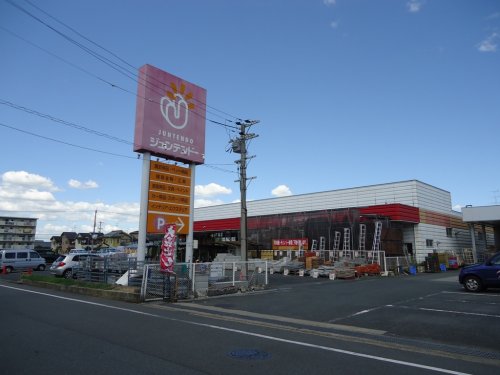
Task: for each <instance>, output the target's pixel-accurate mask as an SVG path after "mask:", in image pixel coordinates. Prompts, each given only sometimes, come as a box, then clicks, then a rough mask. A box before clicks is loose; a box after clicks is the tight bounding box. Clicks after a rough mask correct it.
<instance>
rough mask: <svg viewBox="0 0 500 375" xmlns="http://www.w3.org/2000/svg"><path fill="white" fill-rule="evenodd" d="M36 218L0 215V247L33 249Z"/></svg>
mask: <svg viewBox="0 0 500 375" xmlns="http://www.w3.org/2000/svg"><path fill="white" fill-rule="evenodd" d="M37 220H38V219H36V218H32V217H12V216H0V249H34V248H35V234H36V223H37Z"/></svg>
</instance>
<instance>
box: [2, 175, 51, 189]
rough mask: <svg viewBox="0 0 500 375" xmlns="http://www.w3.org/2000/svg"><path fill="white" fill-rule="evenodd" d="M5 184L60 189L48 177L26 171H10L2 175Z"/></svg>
mask: <svg viewBox="0 0 500 375" xmlns="http://www.w3.org/2000/svg"><path fill="white" fill-rule="evenodd" d="M2 183H3V184H4V185H14V186H19V187H35V188H40V189H46V190H49V191H59V188H58V187H57V186H55V185H54V183H53V182H52V181H51V180H50V179H49V178H46V177H43V176H40V175H38V174H33V173H28V172H26V171H9V172H5V173H4V174H3V175H2Z"/></svg>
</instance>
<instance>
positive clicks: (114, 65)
mask: <svg viewBox="0 0 500 375" xmlns="http://www.w3.org/2000/svg"><path fill="white" fill-rule="evenodd" d="M5 1H6V2H7V3H9V4H10V5H12V6H13V7H15V8H17V9H18V10H20V11H21V12H23V13H25V14H26V15H28V16H29V17H31V18H33V19H35V20H36V21H38V22H40V23H41V24H43V25H44V26H46V27H48V28H49V29H50V30H52V31H53V32H55V33H57V34H58V35H60V36H61V37H62V38H64V39H66V40H67V41H69V42H70V43H72V44H74V45H76V46H77V47H79V48H81V49H82V50H84V51H85V52H87V53H88V54H90V55H91V56H93V57H95V58H96V59H98V60H99V61H101V62H103V63H104V64H106V65H108V66H109V67H110V68H112V69H114V70H116V71H117V72H119V73H121V74H123V75H124V76H126V77H127V78H129V79H131V80H133V81H135V82H136V83H138V84H141V85H143V86H145V87H148V86H147V85H145V84H143V83H141V82H140V80H137V79H136V78H135V77H133V76H135V75H136V71H137V70H138V68H137V67H134V66H133V65H131V64H130V63H128V62H127V61H125V60H123V59H122V58H120V57H119V56H118V55H116V54H115V53H113V52H111V51H109V50H108V49H106V48H104V47H103V46H101V45H99V44H98V43H95V42H93V41H92V40H91V39H89V38H87V37H86V36H84V35H83V34H81V33H80V32H78V31H76V30H75V29H73V28H72V27H70V26H68V25H67V24H65V23H63V22H62V21H59V20H58V19H57V18H55V17H54V16H52V15H50V14H49V13H47V12H46V11H44V10H42V9H41V8H39V7H37V6H35V5H34V4H32V3H31V2H29V1H27V0H26V2H27V3H28V4H30V5H32V6H33V7H35V8H36V9H38V10H39V11H41V12H42V13H44V14H45V15H47V16H48V17H50V18H52V19H54V20H55V21H56V22H58V23H60V24H62V25H63V26H65V27H67V28H68V29H70V30H71V31H73V32H74V33H76V34H77V35H79V36H80V37H81V38H84V39H85V40H87V41H88V42H90V43H92V44H94V45H95V46H97V47H99V48H101V49H103V50H104V51H106V52H107V53H109V54H111V55H112V56H114V57H115V58H118V59H119V60H120V61H122V62H124V63H125V64H126V65H128V66H130V67H131V68H133V69H134V70H135V71H131V70H130V69H128V68H126V67H123V66H120V65H119V64H118V63H116V62H114V61H112V60H110V59H108V58H107V57H105V56H103V55H101V54H99V53H97V52H95V51H93V50H91V49H90V48H88V47H86V46H85V45H83V44H82V43H80V42H78V41H76V40H75V39H73V38H71V37H70V36H68V35H67V34H65V33H63V32H62V31H59V30H58V29H56V28H55V27H53V26H51V25H49V24H48V23H47V22H45V21H43V20H42V19H40V18H39V17H37V16H35V15H34V14H32V13H31V12H29V11H28V10H27V9H25V8H23V7H22V6H20V5H18V4H15V3H13V2H12V1H11V0H5ZM151 78H153V80H155V81H157V82H159V83H161V84H162V85H166V83H165V82H161V81H159V80H157V79H156V78H155V77H151ZM149 83H151V82H149ZM155 87H156V88H158V89H163V88H162V87H158V86H155ZM149 88H151V87H149ZM157 93H158V94H160V93H159V92H157ZM192 99H193V100H195V101H197V102H199V103H201V104H203V105H205V106H206V107H208V108H211V109H214V110H216V111H218V112H220V113H224V114H226V115H228V116H230V117H233V118H235V119H238V120H241V119H239V118H238V117H236V116H233V115H230V114H228V113H226V112H224V111H222V110H218V109H216V108H214V107H211V106H209V105H208V104H207V103H204V102H202V101H200V100H198V99H197V98H192ZM207 112H208V113H211V114H212V115H214V116H217V117H221V118H224V117H223V116H220V115H218V114H215V113H212V112H210V111H208V110H207ZM226 121H229V122H233V121H232V120H228V119H226Z"/></svg>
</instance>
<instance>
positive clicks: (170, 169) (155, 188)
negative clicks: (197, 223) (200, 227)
mask: <svg viewBox="0 0 500 375" xmlns="http://www.w3.org/2000/svg"><path fill="white" fill-rule="evenodd" d="M190 203H191V170H190V169H189V168H184V167H179V166H176V165H171V164H166V163H161V162H156V161H151V163H150V172H149V192H148V223H147V231H148V233H163V232H164V230H165V225H166V224H176V225H177V228H176V229H177V233H178V234H188V230H189V214H190V211H191V210H190V207H191V204H190Z"/></svg>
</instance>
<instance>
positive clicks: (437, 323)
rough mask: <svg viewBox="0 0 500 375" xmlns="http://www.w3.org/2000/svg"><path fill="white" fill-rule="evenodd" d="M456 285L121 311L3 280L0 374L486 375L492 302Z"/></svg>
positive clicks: (491, 361) (299, 287) (289, 284)
mask: <svg viewBox="0 0 500 375" xmlns="http://www.w3.org/2000/svg"><path fill="white" fill-rule="evenodd" d="M456 277H457V274H456V272H454V273H449V272H448V273H443V274H419V275H417V276H406V277H398V278H381V277H377V278H362V279H360V280H352V281H351V280H334V281H332V280H327V279H312V278H300V277H299V276H286V277H285V276H283V275H272V279H271V289H270V290H267V291H264V292H256V293H248V294H241V295H231V296H226V297H216V298H210V299H205V300H200V301H196V302H194V303H177V304H167V303H163V302H162V303H149V304H139V305H135V304H127V303H119V302H113V301H107V300H103V299H96V298H87V297H82V296H76V295H70V294H66V293H61V292H56V293H54V292H53V291H48V290H43V289H39V288H33V287H27V286H23V285H20V284H16V283H12V282H9V281H7V280H5V278H0V298H1V301H2V308H1V309H0V319H1V324H0V327H2V340H3V343H2V348H1V350H0V368H2V372H3V371H6V372H5V373H16V374H28V373H29V374H32V373H36V374H49V373H50V374H54V373H56V374H62V373H68V374H88V373H94V374H114V373H120V374H258V373H265V372H267V373H271V374H334V373H335V374H360V373H370V374H386V373H391V374H403V373H404V374H426V373H429V374H430V373H448V374H460V373H466V374H493V373H497V372H499V370H500V350H499V345H498V343H499V342H500V328H499V327H500V313H499V310H500V309H499V308H498V307H499V306H500V293H499V292H498V291H493V292H487V293H481V294H470V293H465V292H463V290H462V289H461V288H460V286H459V285H458V284H457V282H456Z"/></svg>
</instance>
